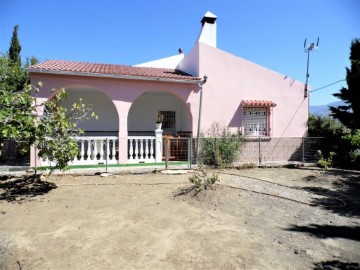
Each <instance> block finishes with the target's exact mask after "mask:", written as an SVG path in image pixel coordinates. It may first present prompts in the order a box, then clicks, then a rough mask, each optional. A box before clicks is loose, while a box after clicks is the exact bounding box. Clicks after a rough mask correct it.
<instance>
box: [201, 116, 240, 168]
mask: <svg viewBox="0 0 360 270" xmlns="http://www.w3.org/2000/svg"><path fill="white" fill-rule="evenodd" d="M242 144H243V140H242V136H241V135H240V132H239V131H238V132H237V133H235V134H234V133H233V132H231V131H230V129H229V128H228V127H226V126H224V125H223V124H221V123H219V122H215V123H213V124H212V125H211V127H210V128H209V129H208V130H207V131H206V132H205V133H202V134H201V137H200V153H199V156H198V160H199V163H200V164H204V165H208V166H212V167H215V168H221V167H224V166H227V165H230V164H232V163H233V162H234V161H235V159H236V157H237V156H238V155H239V150H240V147H241V145H242Z"/></svg>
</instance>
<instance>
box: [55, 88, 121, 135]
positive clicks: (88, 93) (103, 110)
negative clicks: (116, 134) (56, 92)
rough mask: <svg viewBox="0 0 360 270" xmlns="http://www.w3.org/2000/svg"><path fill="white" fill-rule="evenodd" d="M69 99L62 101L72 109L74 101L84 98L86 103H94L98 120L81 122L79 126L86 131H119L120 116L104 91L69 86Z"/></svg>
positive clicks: (66, 106)
mask: <svg viewBox="0 0 360 270" xmlns="http://www.w3.org/2000/svg"><path fill="white" fill-rule="evenodd" d="M67 90H68V97H67V99H66V100H65V101H64V102H62V103H60V105H62V106H63V107H65V108H68V109H70V108H71V106H72V104H73V103H74V102H77V103H78V102H79V99H80V98H82V99H83V103H84V104H89V105H92V108H93V112H95V113H96V114H97V116H98V120H96V119H93V118H92V119H89V120H86V121H83V122H80V123H79V125H78V126H79V127H80V128H82V129H84V130H86V131H119V117H118V113H117V111H116V108H115V106H114V104H113V103H112V101H111V100H110V99H109V98H108V97H107V96H106V95H105V94H103V93H102V92H100V91H97V90H95V89H92V88H89V87H84V86H77V87H74V86H73V87H71V88H68V89H67Z"/></svg>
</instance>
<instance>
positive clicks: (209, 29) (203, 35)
mask: <svg viewBox="0 0 360 270" xmlns="http://www.w3.org/2000/svg"><path fill="white" fill-rule="evenodd" d="M216 19H217V17H216V15H214V14H212V13H211V12H210V11H208V12H206V13H205V15H204V17H203V18H202V20H201V24H202V28H201V31H200V35H199V37H198V40H197V41H198V42H202V43H205V44H207V45H210V46H212V47H215V48H216Z"/></svg>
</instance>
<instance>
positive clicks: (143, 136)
mask: <svg viewBox="0 0 360 270" xmlns="http://www.w3.org/2000/svg"><path fill="white" fill-rule="evenodd" d="M67 90H68V98H67V100H66V101H65V102H64V103H63V104H61V106H64V107H66V108H71V106H72V104H73V103H74V102H76V101H77V100H78V99H79V98H80V97H81V98H82V99H83V101H84V103H85V104H93V110H94V112H96V114H97V115H98V116H99V119H98V120H95V119H91V120H89V121H84V122H81V123H80V125H79V127H80V128H82V129H83V130H84V134H82V135H81V136H78V137H76V140H77V141H78V146H79V154H78V156H77V157H76V158H75V159H74V160H72V161H71V162H70V164H69V165H103V164H124V163H130V164H136V163H159V162H162V161H164V160H165V159H166V158H167V159H168V160H171V161H179V160H187V159H188V151H187V148H185V147H188V141H187V140H186V141H185V140H183V139H184V138H191V137H192V116H191V112H190V110H189V106H190V105H189V104H186V103H185V102H184V101H183V100H182V99H181V98H179V97H178V96H176V95H175V94H173V93H171V92H167V91H158V90H149V91H146V92H144V93H143V94H141V95H140V96H139V97H137V98H136V99H135V100H134V102H132V104H131V106H130V108H129V110H128V113H127V115H126V114H119V111H118V109H117V108H116V106H115V105H114V103H113V102H112V100H111V99H109V98H108V97H107V96H106V95H105V94H104V93H102V92H101V91H98V90H97V89H95V88H92V87H89V86H82V85H78V86H72V87H70V88H68V89H67ZM158 114H161V115H163V122H162V127H161V128H160V129H156V119H157V116H158ZM123 115H124V116H127V121H126V122H127V126H125V127H124V126H121V125H120V123H122V122H124V121H121V120H122V119H121V116H123ZM121 129H127V136H126V137H124V136H121V135H120V134H121V133H123V132H124V131H123V130H122V132H120V131H121ZM125 147H126V148H125ZM124 148H125V149H126V150H127V151H126V153H125V155H126V157H125V162H124V152H122V150H121V149H124ZM165 150H168V154H166V152H165ZM121 157H122V158H121ZM41 165H42V166H51V165H53V162H52V161H51V160H48V159H46V158H44V159H42V160H41Z"/></svg>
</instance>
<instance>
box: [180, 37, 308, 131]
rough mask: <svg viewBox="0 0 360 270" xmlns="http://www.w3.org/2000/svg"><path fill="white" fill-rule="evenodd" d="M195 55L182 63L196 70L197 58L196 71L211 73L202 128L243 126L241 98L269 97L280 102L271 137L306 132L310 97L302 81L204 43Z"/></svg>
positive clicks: (276, 108)
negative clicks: (305, 94)
mask: <svg viewBox="0 0 360 270" xmlns="http://www.w3.org/2000/svg"><path fill="white" fill-rule="evenodd" d="M194 52H198V53H194ZM192 56H193V57H194V58H196V57H198V59H189V58H187V57H185V58H184V60H185V61H186V62H184V63H183V64H180V66H183V67H184V68H189V70H187V69H186V70H184V71H186V72H192V73H196V72H195V71H194V70H193V69H194V65H195V66H196V61H197V60H198V62H199V70H198V72H197V74H199V76H203V74H206V75H207V76H208V81H207V82H206V84H205V85H204V86H203V113H202V129H203V130H206V129H207V128H209V127H210V126H211V124H212V123H213V122H214V121H221V122H223V123H224V124H226V125H227V126H229V127H230V128H233V129H237V128H238V127H240V126H241V125H242V109H241V106H240V103H241V101H242V100H270V101H273V102H275V103H276V104H277V106H276V107H275V108H273V109H272V110H271V115H270V121H271V125H270V126H271V131H270V134H271V136H273V137H302V136H304V135H305V134H306V132H307V119H308V98H304V84H303V83H300V82H298V81H295V80H294V79H291V78H289V77H287V76H284V75H282V74H279V73H276V72H274V71H272V70H269V69H266V68H264V67H262V66H259V65H257V64H255V63H252V62H249V61H247V60H245V59H242V58H239V57H236V56H234V55H232V54H230V53H227V52H225V51H222V50H220V49H217V48H214V47H211V46H208V45H206V44H203V43H197V44H196V45H195V47H194V49H193V51H192ZM191 63H192V64H191ZM194 63H195V64H194Z"/></svg>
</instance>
